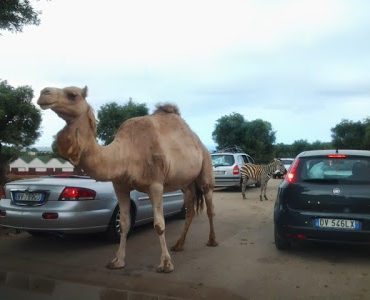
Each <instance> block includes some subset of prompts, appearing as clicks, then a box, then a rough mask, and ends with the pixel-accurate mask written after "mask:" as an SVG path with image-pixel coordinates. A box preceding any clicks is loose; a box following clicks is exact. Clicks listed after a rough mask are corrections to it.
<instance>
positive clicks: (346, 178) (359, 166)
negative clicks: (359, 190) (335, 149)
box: [299, 156, 370, 183]
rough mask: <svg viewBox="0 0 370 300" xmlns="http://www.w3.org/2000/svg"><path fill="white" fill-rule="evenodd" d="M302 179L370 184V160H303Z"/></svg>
mask: <svg viewBox="0 0 370 300" xmlns="http://www.w3.org/2000/svg"><path fill="white" fill-rule="evenodd" d="M299 169H300V171H299V173H300V176H299V177H300V179H301V180H304V181H338V182H347V183H351V182H352V183H359V182H365V183H370V159H369V158H367V157H348V156H347V157H344V158H330V157H312V158H303V159H301V162H300V166H299Z"/></svg>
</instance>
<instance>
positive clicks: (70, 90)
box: [37, 87, 90, 123]
mask: <svg viewBox="0 0 370 300" xmlns="http://www.w3.org/2000/svg"><path fill="white" fill-rule="evenodd" d="M86 97H87V87H84V88H83V89H80V88H77V87H66V88H64V89H58V88H50V87H47V88H44V89H43V90H42V91H41V93H40V98H39V100H37V104H38V105H40V107H41V108H42V109H48V108H50V109H51V110H53V111H55V112H56V113H57V115H58V116H59V117H61V118H62V119H64V120H65V121H66V122H67V123H68V122H70V121H72V120H73V119H75V118H77V117H79V116H80V115H82V114H85V113H86V112H87V111H88V110H89V108H90V106H89V104H88V103H87V102H86Z"/></svg>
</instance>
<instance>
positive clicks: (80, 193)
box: [59, 187, 96, 201]
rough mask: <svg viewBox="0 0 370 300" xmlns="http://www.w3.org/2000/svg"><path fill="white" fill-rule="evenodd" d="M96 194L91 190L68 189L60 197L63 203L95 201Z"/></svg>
mask: <svg viewBox="0 0 370 300" xmlns="http://www.w3.org/2000/svg"><path fill="white" fill-rule="evenodd" d="M95 196H96V192H95V191H93V190H90V189H84V188H77V187H66V188H65V189H64V190H63V192H62V194H61V195H60V197H59V200H62V201H76V200H77V201H78V200H94V199H95Z"/></svg>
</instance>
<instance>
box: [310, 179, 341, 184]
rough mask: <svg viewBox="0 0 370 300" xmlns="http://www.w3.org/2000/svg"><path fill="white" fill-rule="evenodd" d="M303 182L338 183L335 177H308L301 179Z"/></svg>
mask: <svg viewBox="0 0 370 300" xmlns="http://www.w3.org/2000/svg"><path fill="white" fill-rule="evenodd" d="M303 181H304V182H314V183H339V179H337V178H309V179H303Z"/></svg>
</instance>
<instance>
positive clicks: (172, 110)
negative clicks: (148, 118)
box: [153, 104, 180, 115]
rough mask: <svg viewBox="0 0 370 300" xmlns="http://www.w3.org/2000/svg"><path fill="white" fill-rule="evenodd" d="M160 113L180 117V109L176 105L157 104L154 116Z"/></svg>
mask: <svg viewBox="0 0 370 300" xmlns="http://www.w3.org/2000/svg"><path fill="white" fill-rule="evenodd" d="M160 113H166V114H176V115H180V111H179V108H178V107H177V106H176V105H174V104H157V105H156V110H155V111H154V112H153V115H155V114H160Z"/></svg>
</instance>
